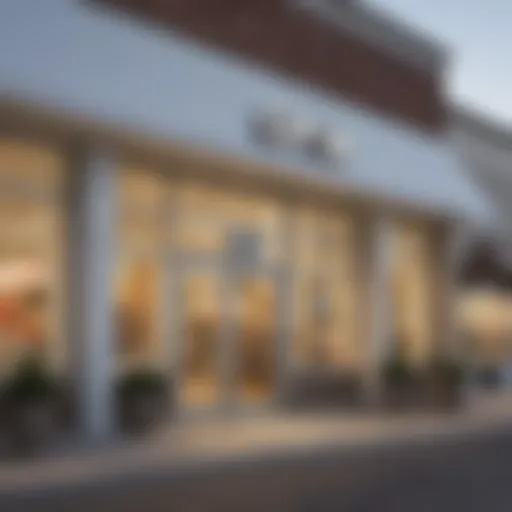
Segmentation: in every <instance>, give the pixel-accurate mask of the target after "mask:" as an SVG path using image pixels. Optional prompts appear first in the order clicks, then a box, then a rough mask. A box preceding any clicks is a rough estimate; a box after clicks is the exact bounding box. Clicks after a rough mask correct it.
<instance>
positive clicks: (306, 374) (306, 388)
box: [287, 370, 363, 409]
mask: <svg viewBox="0 0 512 512" xmlns="http://www.w3.org/2000/svg"><path fill="white" fill-rule="evenodd" d="M287 403H288V406H289V407H291V408H292V409H336V408H354V407H359V406H362V404H363V393H362V386H361V382H360V379H359V378H358V376H357V375H354V374H349V373H344V372H328V371H315V370H310V371H303V372H300V373H298V374H297V375H295V377H294V378H293V379H292V380H291V382H290V385H289V389H288V393H287Z"/></svg>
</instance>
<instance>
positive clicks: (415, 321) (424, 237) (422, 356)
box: [394, 225, 433, 364]
mask: <svg viewBox="0 0 512 512" xmlns="http://www.w3.org/2000/svg"><path fill="white" fill-rule="evenodd" d="M429 242H430V237H429V236H428V232H426V231H425V230H424V229H422V228H421V227H420V226H411V225H402V226H400V227H399V228H398V229H397V244H396V254H395V268H394V286H395V289H394V296H395V299H394V300H395V333H396V338H397V341H398V342H400V343H403V344H404V346H405V348H406V350H407V353H408V356H409V357H410V359H411V361H413V362H415V363H417V364H422V363H423V362H425V361H426V359H427V358H428V356H429V353H430V349H431V347H432V341H433V340H432V337H433V336H432V331H433V314H432V313H433V312H432V298H433V296H432V272H431V270H432V262H431V259H430V245H429Z"/></svg>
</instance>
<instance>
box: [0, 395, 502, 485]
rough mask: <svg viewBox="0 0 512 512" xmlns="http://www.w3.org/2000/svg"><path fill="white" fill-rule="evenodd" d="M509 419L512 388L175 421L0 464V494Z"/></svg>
mask: <svg viewBox="0 0 512 512" xmlns="http://www.w3.org/2000/svg"><path fill="white" fill-rule="evenodd" d="M509 424H510V425H512V394H510V393H508V394H501V395H497V396H480V397H478V398H474V399H472V400H471V402H470V404H469V405H468V407H467V409H466V410H464V411H463V412H460V413H453V414H416V415H412V414H403V415H401V416H383V415H377V414H371V415H370V414H369V413H366V414H347V413H345V414H342V413H337V414H329V415H327V414H317V415H293V416H286V415H272V416H266V417H261V416H259V417H252V418H239V419H236V420H234V419H233V420H222V421H221V420H217V421H211V422H208V423H207V424H204V423H201V424H199V423H197V424H187V425H183V424H177V425H174V426H172V427H167V428H165V429H163V430H162V431H160V432H158V433H156V434H155V435H153V436H152V437H151V439H150V440H145V441H137V442H133V441H132V442H123V443H119V444H117V445H115V446H108V447H103V448H98V447H97V448H94V449H88V450H85V449H76V450H75V451H74V452H73V453H70V452H67V453H66V454H64V455H60V456H54V457H52V458H44V459H39V460H31V461H18V462H11V461H9V462H4V463H2V464H1V465H0V494H1V493H21V492H28V491H35V492H40V491H51V490H56V489H59V488H70V487H73V486H88V485H101V484H104V483H106V482H114V481H119V480H122V479H124V478H126V479H130V478H134V477H136V478H138V479H140V478H141V477H143V476H144V475H151V474H162V472H166V473H167V472H169V474H175V475H183V474H193V473H194V472H205V471H218V470H219V469H221V468H229V466H230V464H236V463H242V462H243V463H247V462H253V463H254V462H265V461H276V460H277V461H278V460H280V459H286V458H290V457H292V458H295V457H297V458H302V459H304V458H307V457H308V456H314V455H321V454H322V453H325V454H333V453H336V454H343V453H348V452H350V453H354V452H355V453H357V452H358V451H362V452H363V451H365V450H374V449H378V448H379V447H388V448H393V446H407V445H409V444H410V443H431V442H436V443H438V442H450V441H453V440H456V439H459V438H462V437H464V436H468V435H476V434H479V433H485V432H487V431H489V430H491V431H492V429H497V428H503V427H505V426H507V425H509Z"/></svg>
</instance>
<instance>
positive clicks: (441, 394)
mask: <svg viewBox="0 0 512 512" xmlns="http://www.w3.org/2000/svg"><path fill="white" fill-rule="evenodd" d="M463 381H464V369H463V366H462V364H460V363H459V362H457V361H455V360H454V359H451V358H449V357H447V356H445V355H439V356H436V357H435V358H434V359H433V360H432V361H431V363H430V365H429V367H428V371H427V383H428V392H429V399H430V402H431V404H432V405H434V406H435V407H440V408H443V409H445V408H454V407H457V406H459V405H460V404H461V401H462V384H463Z"/></svg>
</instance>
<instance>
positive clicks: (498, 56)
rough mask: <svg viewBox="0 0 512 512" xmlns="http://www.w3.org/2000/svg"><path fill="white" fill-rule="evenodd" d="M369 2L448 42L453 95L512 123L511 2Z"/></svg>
mask: <svg viewBox="0 0 512 512" xmlns="http://www.w3.org/2000/svg"><path fill="white" fill-rule="evenodd" d="M365 1H366V2H367V3H368V4H374V5H376V6H379V7H380V8H381V10H385V11H388V12H390V13H394V14H395V15H396V17H398V19H400V20H401V21H406V22H408V24H409V25H411V26H412V27H415V28H418V29H419V30H420V32H422V33H424V34H427V35H434V36H435V37H437V39H439V40H440V41H441V42H442V43H444V44H445V45H447V47H448V49H449V53H450V60H449V63H448V65H449V68H450V69H449V71H448V74H447V79H448V88H449V94H450V95H451V97H452V98H454V100H455V101H456V102H457V103H460V104H462V105H465V106H468V107H470V108H472V109H474V110H477V111H481V112H484V113H486V114H489V115H491V116H492V117H494V118H495V119H496V120H497V121H500V122H502V123H503V122H504V123H506V124H507V125H511V126H512V0H365Z"/></svg>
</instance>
